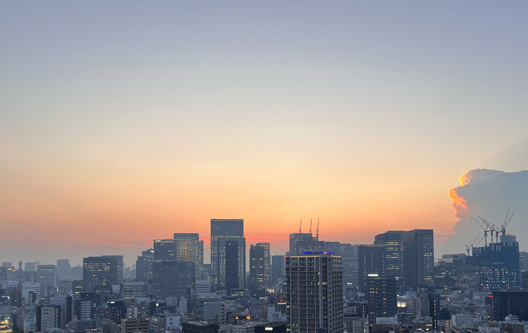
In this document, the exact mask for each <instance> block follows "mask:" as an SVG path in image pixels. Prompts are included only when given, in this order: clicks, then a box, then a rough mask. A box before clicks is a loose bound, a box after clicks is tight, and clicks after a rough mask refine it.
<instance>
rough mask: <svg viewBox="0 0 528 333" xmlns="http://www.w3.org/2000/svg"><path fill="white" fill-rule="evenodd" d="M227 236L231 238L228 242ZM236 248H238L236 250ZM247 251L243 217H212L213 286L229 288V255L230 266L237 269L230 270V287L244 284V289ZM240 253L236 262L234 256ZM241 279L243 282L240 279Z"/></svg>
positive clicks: (243, 285)
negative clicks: (227, 269)
mask: <svg viewBox="0 0 528 333" xmlns="http://www.w3.org/2000/svg"><path fill="white" fill-rule="evenodd" d="M226 238H229V241H228V243H227V244H226V243H225V242H226ZM222 239H223V240H222ZM235 243H237V244H238V246H237V245H236V244H235ZM241 246H243V247H244V249H243V250H242V251H241V249H240V247H241ZM235 248H237V249H236V250H235ZM226 249H228V251H229V254H228V255H226V253H225V250H226ZM245 251H246V250H245V238H244V220H243V219H211V282H212V284H213V287H215V288H220V289H226V288H227V285H226V264H227V263H226V259H227V258H228V257H229V260H228V261H229V265H230V266H229V267H231V268H235V269H237V271H236V273H235V272H229V275H230V277H231V279H230V280H231V281H230V283H229V285H230V288H232V287H233V286H235V285H237V286H242V289H243V288H244V287H245V262H246V258H245V253H246V252H245ZM238 254H240V255H241V257H240V258H238V261H237V263H235V262H234V258H233V256H235V255H238ZM242 272H243V273H242ZM233 278H234V279H233ZM240 279H242V280H243V282H241V281H239V280H240Z"/></svg>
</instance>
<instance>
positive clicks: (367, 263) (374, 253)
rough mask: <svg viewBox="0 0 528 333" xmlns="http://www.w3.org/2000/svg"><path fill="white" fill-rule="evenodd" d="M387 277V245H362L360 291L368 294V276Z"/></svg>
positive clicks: (359, 257)
mask: <svg viewBox="0 0 528 333" xmlns="http://www.w3.org/2000/svg"><path fill="white" fill-rule="evenodd" d="M370 274H376V275H378V276H380V277H385V245H360V246H359V247H358V282H359V290H360V291H361V292H363V293H368V276H369V275H370Z"/></svg>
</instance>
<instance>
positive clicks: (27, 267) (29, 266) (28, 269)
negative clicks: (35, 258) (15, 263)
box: [24, 262, 37, 272]
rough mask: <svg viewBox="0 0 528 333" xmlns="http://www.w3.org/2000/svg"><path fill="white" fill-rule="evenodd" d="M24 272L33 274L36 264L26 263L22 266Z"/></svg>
mask: <svg viewBox="0 0 528 333" xmlns="http://www.w3.org/2000/svg"><path fill="white" fill-rule="evenodd" d="M24 270H25V271H26V272H34V271H36V270H37V264H36V263H35V262H26V263H25V264H24Z"/></svg>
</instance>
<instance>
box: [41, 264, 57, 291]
mask: <svg viewBox="0 0 528 333" xmlns="http://www.w3.org/2000/svg"><path fill="white" fill-rule="evenodd" d="M55 269H56V267H55V265H38V266H37V282H44V283H46V285H47V286H48V289H50V290H51V289H54V288H55V287H56V286H57V274H56V272H55Z"/></svg>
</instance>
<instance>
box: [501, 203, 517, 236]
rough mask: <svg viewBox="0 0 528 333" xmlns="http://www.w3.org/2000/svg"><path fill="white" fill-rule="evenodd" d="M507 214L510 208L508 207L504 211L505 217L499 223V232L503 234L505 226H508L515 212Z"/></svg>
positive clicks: (504, 233)
mask: <svg viewBox="0 0 528 333" xmlns="http://www.w3.org/2000/svg"><path fill="white" fill-rule="evenodd" d="M509 214H510V208H508V211H507V212H506V218H505V219H504V223H503V224H502V225H501V233H502V235H503V236H505V235H506V227H507V226H508V224H510V221H511V220H512V219H513V216H514V215H515V213H512V214H511V215H509ZM508 215H509V216H508Z"/></svg>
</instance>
